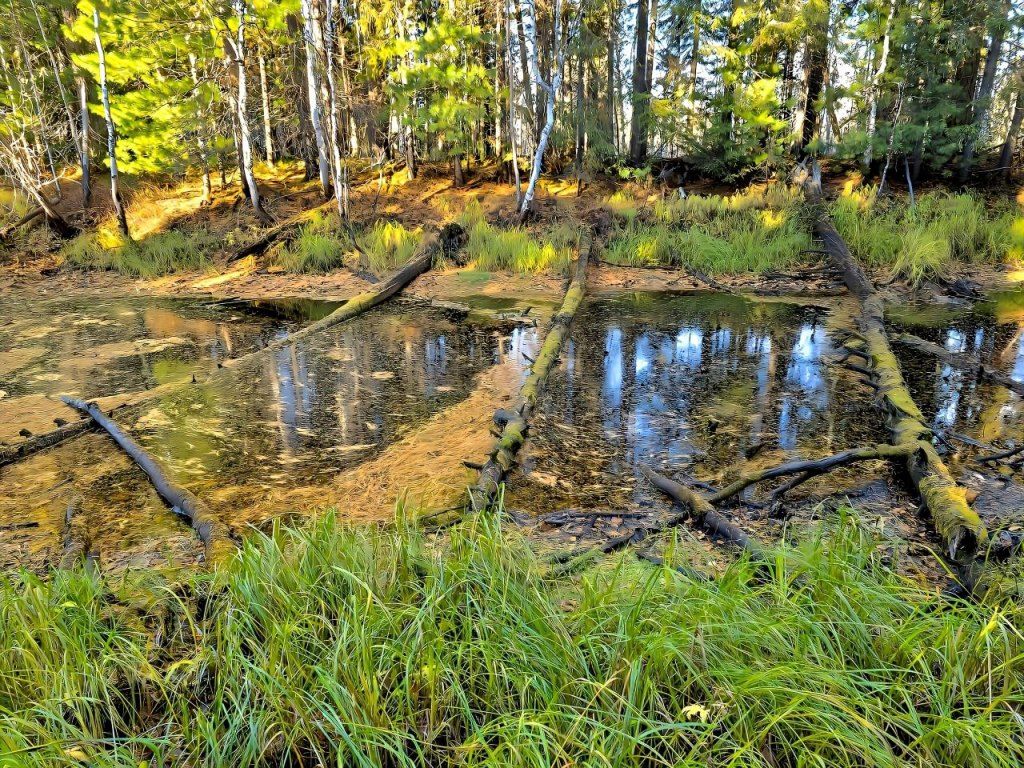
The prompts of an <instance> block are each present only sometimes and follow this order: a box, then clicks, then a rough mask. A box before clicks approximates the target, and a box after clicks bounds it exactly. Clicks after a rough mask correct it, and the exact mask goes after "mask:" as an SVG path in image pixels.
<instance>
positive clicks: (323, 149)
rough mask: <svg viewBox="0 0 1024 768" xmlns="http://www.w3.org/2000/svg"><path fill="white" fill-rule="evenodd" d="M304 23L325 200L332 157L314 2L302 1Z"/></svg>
mask: <svg viewBox="0 0 1024 768" xmlns="http://www.w3.org/2000/svg"><path fill="white" fill-rule="evenodd" d="M302 23H303V28H304V30H305V34H304V35H303V37H305V40H306V84H307V86H308V89H309V111H310V119H311V120H312V122H313V134H314V136H315V137H316V156H317V170H318V171H319V174H320V188H321V190H322V191H323V195H324V199H325V200H329V199H330V197H331V176H330V174H331V171H330V165H331V163H330V156H329V155H328V151H327V138H326V136H325V135H324V116H323V110H322V108H321V104H320V94H321V92H322V90H323V89H322V85H321V83H320V73H319V70H318V68H319V64H320V62H319V58H320V53H321V50H322V45H318V44H317V43H318V41H320V40H322V35H321V34H318V32H319V29H318V27H319V25H318V24H315V23H314V19H313V0H302Z"/></svg>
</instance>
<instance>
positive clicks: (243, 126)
mask: <svg viewBox="0 0 1024 768" xmlns="http://www.w3.org/2000/svg"><path fill="white" fill-rule="evenodd" d="M233 3H234V6H235V15H236V16H237V18H238V32H237V36H236V38H235V44H234V49H235V51H234V53H235V65H236V67H237V78H238V83H237V88H238V95H237V98H236V109H237V116H238V138H239V153H240V154H241V163H240V170H241V171H242V175H243V177H244V178H243V182H244V184H245V187H246V189H247V190H248V191H249V202H251V203H252V207H253V210H255V211H256V215H257V216H258V217H259V218H260V219H261V220H262V221H263V222H264V223H270V221H271V219H270V217H269V216H268V215H267V213H266V211H264V210H263V204H262V202H261V201H260V190H259V187H258V186H257V184H256V176H255V175H254V174H253V170H252V138H251V136H250V132H249V117H248V109H247V108H246V102H247V99H248V88H247V86H246V77H245V56H246V51H245V17H246V15H247V13H248V10H249V9H248V5H247V0H233Z"/></svg>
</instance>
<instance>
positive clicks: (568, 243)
mask: <svg viewBox="0 0 1024 768" xmlns="http://www.w3.org/2000/svg"><path fill="white" fill-rule="evenodd" d="M467 223H469V222H467ZM468 231H469V240H468V242H467V243H466V247H465V250H466V253H465V256H466V259H467V260H468V261H469V262H470V263H472V264H474V265H475V268H476V269H478V270H481V271H484V272H493V271H505V272H520V273H536V272H545V271H550V272H562V273H564V272H567V271H568V269H569V265H570V264H571V263H572V260H573V259H574V258H575V250H576V246H577V244H578V242H579V229H578V228H577V227H576V226H574V225H572V224H569V223H561V224H555V225H554V226H552V227H549V228H548V229H547V230H545V231H544V232H542V233H539V234H538V233H536V232H534V231H531V230H529V229H526V228H523V227H513V228H511V229H500V228H498V227H495V226H493V225H491V224H488V223H487V222H486V221H484V220H483V219H482V218H480V219H477V220H475V223H472V226H470V227H469V230H468Z"/></svg>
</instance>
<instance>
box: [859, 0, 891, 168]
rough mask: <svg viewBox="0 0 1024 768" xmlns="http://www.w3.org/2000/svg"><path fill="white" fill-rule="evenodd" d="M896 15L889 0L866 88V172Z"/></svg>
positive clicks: (871, 155) (872, 150)
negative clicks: (874, 60)
mask: <svg viewBox="0 0 1024 768" xmlns="http://www.w3.org/2000/svg"><path fill="white" fill-rule="evenodd" d="M895 15H896V0H889V12H888V14H887V15H886V17H885V31H884V32H883V33H882V53H881V55H880V56H879V58H878V66H877V67H876V68H875V71H874V72H873V73H872V75H871V84H870V86H869V88H868V101H869V104H868V125H867V134H868V143H867V146H866V147H865V148H864V158H863V168H864V172H865V173H867V172H868V171H869V170H870V168H871V161H872V159H873V156H874V151H875V146H874V142H875V132H876V130H877V123H878V95H879V84H880V83H881V80H882V76H883V75H885V70H886V69H887V68H888V66H889V48H890V45H891V42H890V41H891V33H892V21H893V17H894V16H895Z"/></svg>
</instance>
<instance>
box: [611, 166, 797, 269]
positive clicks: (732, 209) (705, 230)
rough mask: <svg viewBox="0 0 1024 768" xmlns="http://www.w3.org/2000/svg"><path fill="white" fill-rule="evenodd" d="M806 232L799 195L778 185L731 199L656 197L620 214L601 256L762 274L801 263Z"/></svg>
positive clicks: (625, 261)
mask: <svg viewBox="0 0 1024 768" xmlns="http://www.w3.org/2000/svg"><path fill="white" fill-rule="evenodd" d="M808 232H809V224H808V222H807V221H805V219H804V217H803V215H802V212H801V207H800V202H799V198H798V197H797V196H796V195H795V193H793V192H791V191H789V190H787V189H786V188H785V187H782V186H780V185H773V186H770V187H768V188H767V190H766V191H764V192H760V191H757V192H749V193H744V194H737V195H733V196H731V197H722V196H720V195H710V196H699V195H691V196H689V197H687V198H685V199H682V200H680V199H678V198H673V199H666V200H658V201H655V202H654V204H653V208H652V210H651V213H650V215H647V216H644V217H640V216H633V217H630V216H625V217H623V222H622V223H620V224H619V225H618V227H617V231H616V232H615V234H614V235H613V236H612V237H611V239H610V240H609V243H608V246H607V248H606V256H605V257H606V259H607V260H608V261H610V262H612V263H613V264H622V265H629V266H664V267H685V268H691V269H696V270H700V271H701V272H706V273H708V274H737V273H744V272H753V273H763V272H768V271H772V270H779V269H785V268H787V267H792V266H793V265H795V264H800V263H802V262H803V261H805V257H804V256H803V255H802V254H801V251H804V250H807V249H809V248H811V239H810V236H809V234H808Z"/></svg>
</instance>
